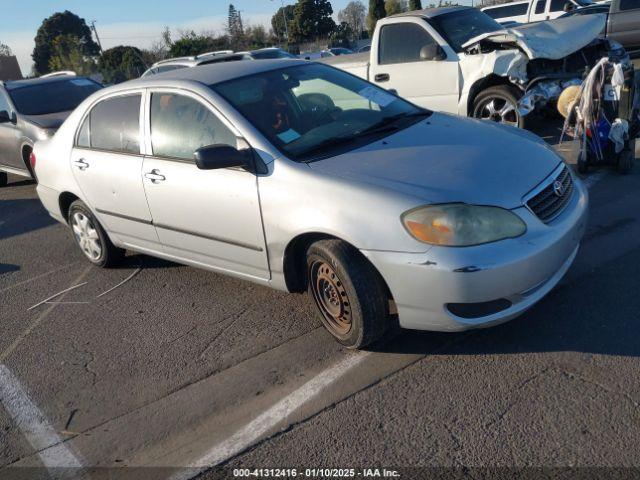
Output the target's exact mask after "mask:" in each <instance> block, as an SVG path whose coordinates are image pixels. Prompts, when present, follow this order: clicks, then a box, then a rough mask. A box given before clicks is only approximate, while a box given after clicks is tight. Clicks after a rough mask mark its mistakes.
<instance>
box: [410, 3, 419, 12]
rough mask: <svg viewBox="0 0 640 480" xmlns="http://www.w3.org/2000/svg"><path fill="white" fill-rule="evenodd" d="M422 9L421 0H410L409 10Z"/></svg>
mask: <svg viewBox="0 0 640 480" xmlns="http://www.w3.org/2000/svg"><path fill="white" fill-rule="evenodd" d="M414 10H422V2H421V1H420V0H409V11H411V12H412V11H414Z"/></svg>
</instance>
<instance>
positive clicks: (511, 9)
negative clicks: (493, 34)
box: [481, 0, 594, 23]
mask: <svg viewBox="0 0 640 480" xmlns="http://www.w3.org/2000/svg"><path fill="white" fill-rule="evenodd" d="M590 5H594V3H593V2H592V1H591V0H527V1H524V2H512V3H504V4H500V5H494V6H491V7H484V8H481V10H482V11H483V12H484V13H486V14H487V15H489V16H490V17H491V18H493V19H494V20H496V21H497V22H498V23H504V22H518V23H530V22H541V21H543V20H553V19H555V18H558V17H560V16H561V15H562V14H563V13H565V12H568V11H570V10H575V9H579V8H583V7H588V6H590Z"/></svg>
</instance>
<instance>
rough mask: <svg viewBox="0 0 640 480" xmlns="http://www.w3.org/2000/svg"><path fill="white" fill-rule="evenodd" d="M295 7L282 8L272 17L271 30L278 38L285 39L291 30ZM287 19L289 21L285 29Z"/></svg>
mask: <svg viewBox="0 0 640 480" xmlns="http://www.w3.org/2000/svg"><path fill="white" fill-rule="evenodd" d="M294 10H295V6H293V5H286V6H285V7H284V8H283V7H280V8H279V9H278V11H277V12H276V13H275V15H274V16H273V17H271V28H272V29H273V33H274V35H275V36H276V37H278V38H285V37H286V36H287V31H288V30H291V21H292V20H293V17H294V15H295V13H294ZM285 19H286V20H287V23H286V25H287V26H286V28H285Z"/></svg>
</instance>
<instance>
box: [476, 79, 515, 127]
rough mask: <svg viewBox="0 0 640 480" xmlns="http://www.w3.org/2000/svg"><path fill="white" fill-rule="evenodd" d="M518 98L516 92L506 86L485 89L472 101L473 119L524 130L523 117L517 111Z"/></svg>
mask: <svg viewBox="0 0 640 480" xmlns="http://www.w3.org/2000/svg"><path fill="white" fill-rule="evenodd" d="M519 98H520V94H519V93H518V91H517V90H516V89H515V88H512V87H509V86H507V85H500V86H497V87H491V88H487V89H486V90H483V91H482V92H480V93H479V94H478V96H477V97H476V98H475V100H474V101H473V117H474V118H479V119H481V120H490V121H492V122H496V123H503V124H505V125H511V126H513V127H519V128H524V127H525V125H524V117H523V116H522V115H520V112H519V111H518V100H519Z"/></svg>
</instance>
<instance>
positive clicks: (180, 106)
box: [151, 93, 236, 160]
mask: <svg viewBox="0 0 640 480" xmlns="http://www.w3.org/2000/svg"><path fill="white" fill-rule="evenodd" d="M220 144H222V145H231V146H232V147H234V148H235V147H236V137H235V135H234V134H233V132H231V130H229V129H228V128H227V127H226V126H225V125H224V124H223V123H222V122H221V121H220V119H218V117H217V116H216V115H215V114H214V113H213V112H212V111H211V110H210V109H209V108H208V107H206V106H205V105H204V104H202V103H200V102H199V101H197V100H195V99H193V98H191V97H187V96H184V95H178V94H175V93H153V94H152V95H151V145H152V148H153V155H154V156H156V157H169V158H178V159H182V160H193V154H194V152H195V151H196V150H198V149H199V148H200V147H205V146H208V145H220Z"/></svg>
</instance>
